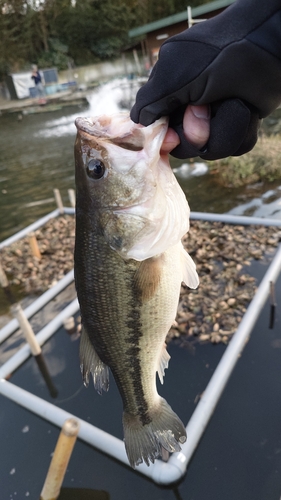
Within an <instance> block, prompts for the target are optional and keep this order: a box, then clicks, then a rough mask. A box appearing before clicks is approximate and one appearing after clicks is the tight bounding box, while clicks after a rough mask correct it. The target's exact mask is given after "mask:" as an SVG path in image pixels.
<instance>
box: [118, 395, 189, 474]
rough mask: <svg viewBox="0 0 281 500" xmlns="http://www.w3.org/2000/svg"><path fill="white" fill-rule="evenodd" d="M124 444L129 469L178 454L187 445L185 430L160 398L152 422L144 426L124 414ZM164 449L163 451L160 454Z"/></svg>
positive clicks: (134, 417) (137, 420)
mask: <svg viewBox="0 0 281 500" xmlns="http://www.w3.org/2000/svg"><path fill="white" fill-rule="evenodd" d="M123 426H124V441H125V448H126V453H127V456H128V460H129V463H130V465H131V467H133V468H135V466H136V465H139V464H141V463H142V462H145V463H146V465H149V464H150V462H152V463H154V460H155V459H156V458H158V457H160V456H162V457H163V459H164V460H166V459H167V454H168V453H174V452H176V451H180V450H181V446H180V443H184V442H185V441H186V430H185V427H184V425H183V423H182V422H181V420H180V419H179V417H178V416H177V415H176V414H175V412H174V411H173V410H172V408H171V407H170V406H169V405H168V403H167V401H166V400H165V399H163V398H159V404H158V406H157V408H155V409H154V410H153V411H152V412H151V422H150V423H148V424H145V425H143V424H142V423H141V421H140V419H139V418H138V416H135V415H130V414H129V413H126V412H124V414H123ZM163 449H164V450H163Z"/></svg>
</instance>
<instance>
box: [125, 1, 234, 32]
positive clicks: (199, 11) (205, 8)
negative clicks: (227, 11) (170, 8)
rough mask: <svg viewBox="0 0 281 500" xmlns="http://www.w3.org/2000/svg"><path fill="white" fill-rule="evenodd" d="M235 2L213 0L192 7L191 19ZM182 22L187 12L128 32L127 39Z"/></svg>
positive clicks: (185, 18)
mask: <svg viewBox="0 0 281 500" xmlns="http://www.w3.org/2000/svg"><path fill="white" fill-rule="evenodd" d="M234 1H235V0H214V1H213V2H209V3H205V4H204V5H199V7H194V8H193V9H192V10H191V11H192V17H193V18H195V17H198V16H202V15H204V14H207V13H208V12H212V11H214V10H218V9H223V8H224V7H228V6H229V5H230V4H232V3H233V2H234ZM182 21H187V10H185V11H184V12H179V13H178V14H173V15H172V16H168V17H164V18H163V19H159V20H158V21H154V22H152V23H148V24H144V25H143V26H139V27H137V28H134V29H132V30H130V31H129V37H131V38H133V37H135V36H140V35H145V34H146V33H150V32H151V31H155V30H158V29H161V28H165V27H166V26H171V24H176V23H180V22H182Z"/></svg>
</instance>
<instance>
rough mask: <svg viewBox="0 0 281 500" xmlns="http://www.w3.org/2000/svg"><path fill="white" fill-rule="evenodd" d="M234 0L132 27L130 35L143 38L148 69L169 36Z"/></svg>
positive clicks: (224, 7) (218, 1) (212, 14)
mask: <svg viewBox="0 0 281 500" xmlns="http://www.w3.org/2000/svg"><path fill="white" fill-rule="evenodd" d="M234 1H235V0H215V1H213V2H210V3H206V4H204V5H200V6H199V7H194V8H190V7H187V9H186V10H185V11H184V12H179V13H178V14H174V15H172V16H169V17H165V18H164V19H159V20H158V21H154V22H152V23H148V24H145V25H143V26H139V27H138V28H134V29H132V30H130V31H129V36H130V37H131V38H138V39H139V40H141V43H142V49H143V55H144V57H145V59H146V63H147V69H148V68H149V66H150V67H151V66H153V65H154V64H155V62H156V60H157V57H158V52H159V49H160V46H161V45H162V43H163V42H164V41H165V40H166V39H167V38H169V37H171V36H173V35H176V34H177V33H180V32H181V31H184V30H186V29H187V28H188V27H190V26H192V24H195V23H197V22H201V21H202V20H205V19H208V18H210V17H214V16H216V15H217V14H219V13H220V12H222V11H223V10H224V9H226V7H228V6H229V5H230V4H232V3H233V2H234Z"/></svg>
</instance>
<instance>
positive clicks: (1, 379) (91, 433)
mask: <svg viewBox="0 0 281 500" xmlns="http://www.w3.org/2000/svg"><path fill="white" fill-rule="evenodd" d="M49 215H50V214H49ZM203 216H204V217H203ZM191 218H193V219H197V218H198V219H199V218H200V219H201V220H209V221H218V220H219V221H221V222H227V223H236V224H243V223H245V224H249V223H250V224H254V223H255V222H254V221H257V220H258V222H256V223H258V224H263V222H265V223H266V224H265V225H271V226H273V225H275V226H276V225H278V226H281V221H277V220H270V219H266V220H264V219H257V218H250V217H241V216H238V217H237V216H231V215H227V214H222V215H220V214H201V213H197V214H195V213H192V214H191ZM249 220H250V221H249ZM33 230H34V229H33ZM29 231H30V230H29ZM280 271H281V246H280V247H279V248H278V250H277V252H276V254H275V257H274V258H273V260H272V262H271V264H270V266H269V268H268V270H267V272H266V274H265V276H264V278H263V280H262V282H261V283H260V286H259V287H258V290H257V292H256V294H255V296H254V298H253V300H252V302H251V304H250V305H249V307H248V309H247V311H246V313H245V315H244V317H243V319H242V321H241V323H240V324H239V327H238V329H237V331H236V332H235V334H234V335H233V337H232V339H231V341H230V343H229V345H228V347H227V348H226V350H225V352H224V354H223V356H222V358H221V360H220V362H219V364H218V366H217V368H216V370H215V372H214V374H213V376H212V377H211V379H210V381H209V383H208V385H207V387H206V389H205V391H204V393H203V396H202V397H201V399H200V401H199V403H198V405H197V407H196V408H195V410H194V412H193V414H192V416H191V418H190V420H189V422H188V424H187V427H186V431H187V436H188V438H187V441H186V442H185V443H184V444H183V445H182V450H181V452H179V453H174V454H172V455H171V456H170V458H169V460H168V462H162V461H160V460H156V462H155V464H153V465H150V467H147V466H146V465H145V464H141V465H140V466H138V467H137V470H138V471H139V472H140V473H141V474H143V475H145V476H146V477H149V478H151V479H152V480H153V481H155V482H156V483H157V484H161V485H169V484H172V483H174V482H176V481H178V480H179V479H180V478H181V477H182V476H183V475H184V473H185V471H186V469H187V466H188V464H189V462H190V460H191V457H192V455H193V453H194V451H195V450H196V447H197V445H198V443H199V441H200V439H201V437H202V435H203V433H204V431H205V428H206V426H207V424H208V422H209V420H210V418H211V416H212V414H213V412H214V410H215V408H216V405H217V403H218V401H219V398H220V396H221V394H222V392H223V390H224V388H225V386H226V384H227V382H228V380H229V377H230V375H231V373H232V371H233V369H234V367H235V365H236V363H237V361H238V359H239V355H240V354H241V353H242V351H243V349H244V346H245V344H246V343H247V341H248V338H249V337H250V334H251V332H252V329H253V327H254V325H255V323H256V321H257V319H258V317H259V315H260V313H261V311H262V308H263V306H264V304H265V302H266V300H267V297H268V296H269V293H270V283H272V282H273V283H274V282H275V281H276V279H277V278H278V276H279V274H280ZM78 308H79V304H78V301H77V299H75V300H74V301H73V302H72V303H71V304H69V305H68V306H67V307H66V308H65V309H64V310H63V311H61V313H59V314H58V315H57V316H56V318H54V319H53V320H52V321H51V322H50V323H49V324H48V325H46V326H45V327H44V328H43V329H42V330H41V331H40V332H39V333H38V334H37V335H36V338H37V340H38V343H39V345H42V344H44V343H45V342H46V341H47V340H48V339H49V338H50V337H51V336H52V335H53V334H54V333H55V332H56V331H57V329H58V328H59V327H60V326H61V325H62V324H63V321H64V319H66V318H68V317H69V316H72V315H73V314H75V313H76V312H77V311H78ZM0 338H1V331H0ZM29 356H30V348H29V346H28V344H25V345H24V346H23V347H22V348H20V349H19V350H18V351H17V353H16V354H14V355H13V356H12V357H11V358H10V359H9V360H8V361H7V362H6V363H5V364H4V365H3V366H2V367H1V368H0V393H1V394H3V395H4V396H6V397H8V398H9V399H11V400H13V401H14V402H16V403H17V404H20V405H21V406H23V407H24V408H27V409H29V410H30V411H32V412H33V413H35V414H37V415H40V416H41V417H42V418H44V419H46V420H47V421H49V422H52V423H53V424H55V425H57V426H59V427H61V426H62V425H63V423H64V421H65V420H66V419H67V418H70V417H75V418H77V417H76V416H75V415H71V414H69V413H68V412H66V411H64V410H62V409H60V408H58V407H57V406H55V405H53V404H51V403H48V402H46V401H44V400H43V399H41V398H39V397H37V396H34V395H33V394H31V393H29V392H27V391H25V390H23V389H21V388H19V387H17V386H16V385H14V384H12V383H11V382H8V381H7V380H5V378H6V377H8V376H9V375H10V374H11V373H12V372H13V371H14V370H16V369H17V368H18V367H19V366H20V365H21V364H22V363H23V362H24V361H25V360H26V359H27V358H28V357H29ZM77 420H78V421H79V423H80V431H79V438H80V439H82V440H83V441H85V442H87V443H88V444H90V445H92V446H94V447H95V448H97V449H99V450H101V451H103V452H105V453H107V454H108V455H110V456H112V457H114V458H115V459H117V460H119V461H120V462H122V463H124V464H127V465H128V460H127V456H126V453H125V447H124V443H123V441H121V440H120V439H117V438H116V437H114V436H112V435H110V434H108V433H106V432H104V431H102V430H101V429H98V428H97V427H95V426H93V425H91V424H89V423H88V422H85V421H84V420H82V419H79V418H77Z"/></svg>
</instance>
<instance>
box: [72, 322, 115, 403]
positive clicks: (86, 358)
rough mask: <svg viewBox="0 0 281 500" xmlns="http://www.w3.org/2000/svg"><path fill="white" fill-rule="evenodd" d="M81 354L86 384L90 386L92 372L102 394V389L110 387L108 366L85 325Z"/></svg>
mask: <svg viewBox="0 0 281 500" xmlns="http://www.w3.org/2000/svg"><path fill="white" fill-rule="evenodd" d="M79 355H80V367H81V372H82V376H83V381H84V385H85V386H86V387H88V385H89V382H90V373H92V377H93V382H94V387H95V389H96V391H97V392H98V393H99V394H102V391H105V392H107V391H108V389H109V370H108V367H107V365H105V364H104V363H103V362H102V361H101V360H100V358H99V356H98V355H97V353H96V351H95V349H94V347H93V345H92V343H91V341H90V339H89V336H88V334H87V332H86V330H85V328H84V327H82V333H81V339H80V353H79Z"/></svg>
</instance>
